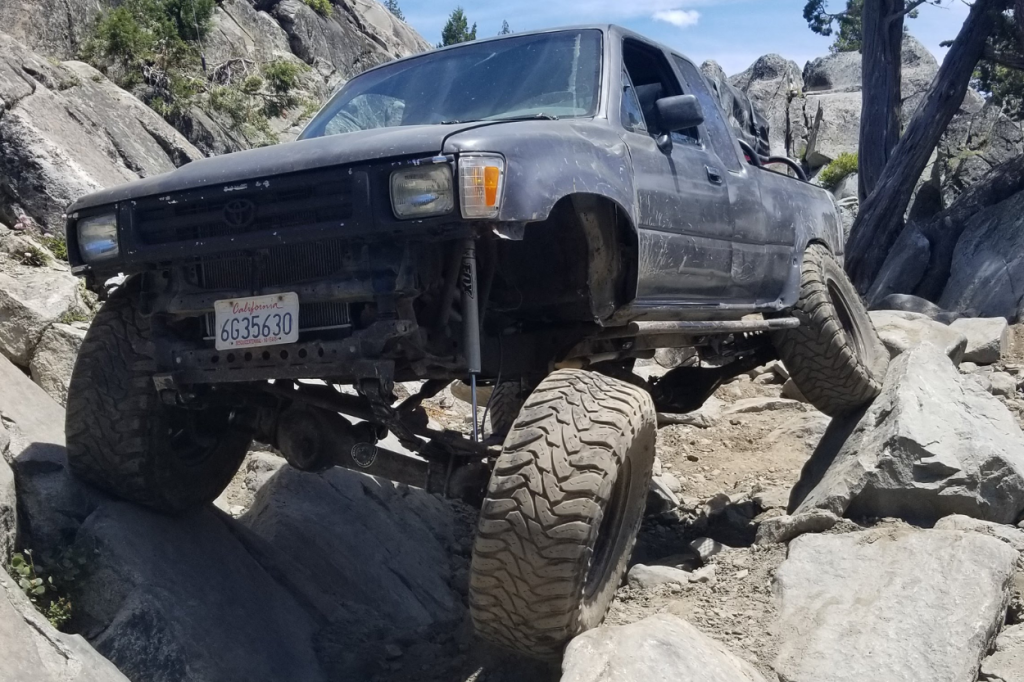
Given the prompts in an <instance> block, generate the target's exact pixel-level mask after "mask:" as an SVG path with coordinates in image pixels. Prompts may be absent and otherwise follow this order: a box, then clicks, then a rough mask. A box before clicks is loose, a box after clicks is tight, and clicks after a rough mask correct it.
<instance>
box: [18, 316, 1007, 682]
mask: <svg viewBox="0 0 1024 682" xmlns="http://www.w3.org/2000/svg"><path fill="white" fill-rule="evenodd" d="M873 315H877V313H876V314H873ZM915 323H916V324H917V325H918V327H917V332H919V333H921V334H922V335H924V336H925V337H926V336H927V334H926V332H927V331H929V327H928V326H927V325H925V324H923V323H922V322H920V321H915ZM880 327H881V328H882V331H883V336H885V338H887V340H888V341H890V342H891V341H892V339H890V338H889V337H888V336H887V335H886V331H885V327H882V326H881V325H880ZM946 329H952V328H946ZM931 331H935V329H931ZM965 338H966V337H961V339H965ZM995 343H996V348H997V350H998V355H999V358H998V361H997V362H995V363H993V364H988V365H976V364H973V363H964V364H963V365H962V366H961V368H960V370H959V371H957V369H956V368H955V367H954V365H953V363H952V362H950V360H949V359H948V358H947V357H946V356H945V355H944V352H943V351H944V348H943V347H942V345H941V344H935V343H932V342H931V341H930V340H928V339H927V338H924V339H923V340H922V341H921V343H920V344H918V345H911V346H910V347H909V348H908V349H906V350H905V351H902V352H901V353H900V355H898V356H897V359H896V360H895V361H894V362H893V369H892V370H891V371H890V375H889V379H890V381H891V382H894V383H887V388H886V390H885V391H884V392H883V395H882V396H880V397H879V398H878V399H877V400H876V402H875V406H873V407H872V408H869V409H868V411H867V412H866V414H867V415H874V416H870V420H871V423H872V424H873V425H874V426H873V427H872V429H871V431H870V433H867V434H865V435H864V436H862V437H861V438H862V440H858V436H857V435H856V434H857V433H858V429H859V428H862V427H863V422H864V420H865V419H867V418H868V417H861V416H859V415H855V416H853V417H850V418H846V419H845V420H836V421H835V423H832V424H830V423H829V420H828V418H827V417H825V416H824V415H821V414H820V413H818V412H816V411H815V410H814V409H813V408H811V407H810V406H809V405H807V404H806V403H804V402H802V401H800V400H795V399H792V398H787V397H783V395H784V394H785V393H788V394H790V395H792V393H791V388H788V386H787V383H786V376H787V375H786V372H785V368H784V367H782V366H781V365H779V364H778V363H772V364H771V365H769V366H767V367H763V368H759V369H758V370H755V371H753V372H751V373H750V374H749V375H742V376H740V377H739V378H737V379H735V380H733V381H731V382H730V383H728V384H726V385H724V386H723V387H721V388H720V389H719V390H718V392H717V393H716V395H715V396H714V398H713V399H711V400H710V401H709V402H708V403H707V404H706V405H705V406H704V407H703V408H702V409H701V410H699V411H698V412H697V413H691V414H689V415H662V421H663V422H664V423H663V426H662V428H661V429H660V430H659V434H658V462H657V464H656V471H655V473H656V474H657V476H656V478H655V483H654V486H653V488H652V493H651V495H650V499H649V504H648V516H647V518H646V519H645V521H644V524H643V527H642V529H641V532H640V537H639V540H638V544H637V547H636V550H635V552H634V556H633V560H632V562H631V563H632V567H631V569H630V570H629V573H628V576H627V578H626V581H625V583H624V584H623V585H622V587H621V588H620V589H619V591H618V593H617V594H616V598H615V601H614V603H613V606H612V608H611V610H610V612H609V614H608V617H607V619H606V622H605V625H604V626H602V627H601V628H599V629H598V630H596V631H592V632H591V633H587V634H584V635H582V636H581V637H579V638H578V639H577V640H576V641H574V642H573V643H572V644H571V645H570V647H569V649H568V651H567V654H566V657H565V659H564V661H562V662H561V666H559V665H558V664H557V663H555V664H545V663H537V662H533V661H528V660H524V659H522V658H519V657H516V656H512V655H511V654H507V653H504V652H502V651H500V650H497V649H494V648H491V647H489V646H487V645H485V644H483V643H481V642H480V641H479V640H477V639H475V638H474V636H473V632H472V626H471V623H470V622H469V619H468V615H467V605H466V594H467V581H468V565H469V554H470V548H471V540H472V533H473V530H474V525H475V518H476V512H475V510H474V509H472V508H471V507H469V506H467V505H464V504H462V503H458V502H452V501H448V500H443V499H441V498H439V497H438V496H434V495H429V494H427V493H425V492H423V491H421V490H418V489H415V488H409V487H407V486H402V485H398V484H394V483H391V482H389V481H385V480H381V479H375V478H372V477H368V476H365V475H362V474H358V473H354V472H350V471H347V470H343V469H333V470H330V471H328V472H326V473H323V474H307V473H301V472H298V471H295V470H293V469H291V468H290V467H288V466H287V465H286V464H285V463H284V460H283V459H282V458H280V457H279V456H278V455H276V454H274V453H273V452H268V451H253V452H252V453H250V455H249V456H248V457H247V458H246V461H245V463H244V464H243V466H242V468H241V470H240V471H239V473H238V475H237V476H236V477H235V480H234V481H233V482H232V484H231V486H229V488H228V490H227V491H226V492H225V494H224V495H223V496H222V497H221V499H220V500H218V501H217V504H216V506H215V507H213V508H210V509H207V510H205V511H202V512H200V513H197V514H194V515H191V516H187V517H184V518H179V519H175V518H169V517H164V516H160V515H157V514H153V513H151V512H148V511H145V510H142V509H139V508H137V507H135V506H133V505H129V504H126V503H123V502H119V501H116V500H112V499H110V498H107V497H106V496H104V495H103V494H101V493H98V492H96V491H94V490H92V489H91V488H88V487H87V486H85V485H84V484H81V483H78V482H77V481H76V480H75V479H73V478H71V477H70V475H69V474H68V473H67V471H66V469H65V465H64V455H63V450H62V446H61V444H62V441H63V436H62V433H61V429H60V427H59V425H60V424H61V421H62V419H61V417H62V410H61V408H60V406H59V404H58V403H56V402H55V401H54V400H53V399H52V398H51V397H49V396H48V395H46V393H45V392H44V391H43V390H42V389H40V388H39V387H38V386H37V385H36V384H34V383H32V382H31V380H30V379H29V378H28V377H27V376H26V375H25V374H24V373H22V372H21V371H20V370H18V369H17V368H16V367H14V366H13V365H11V364H10V363H9V362H7V361H6V360H3V361H0V365H2V366H3V376H2V379H3V381H4V385H5V387H8V390H5V391H4V392H3V394H2V397H0V414H2V415H3V424H4V431H3V433H4V434H5V435H4V438H3V442H5V443H6V446H5V449H4V451H5V461H6V462H7V463H9V464H10V472H13V475H10V473H9V472H8V469H7V467H6V466H3V465H0V491H3V493H4V494H0V520H3V523H0V528H3V529H5V533H4V534H3V536H2V538H3V540H4V543H6V544H5V545H4V546H6V547H11V546H13V545H14V544H15V536H14V535H13V534H12V533H11V531H12V530H14V528H15V524H14V523H13V517H14V510H15V508H16V509H17V521H18V523H17V524H16V527H17V536H16V538H17V540H16V543H17V546H18V547H20V548H30V549H32V550H33V551H34V554H35V556H36V557H37V560H39V561H41V562H47V561H49V562H55V561H60V560H63V559H66V558H68V557H72V558H73V559H74V560H76V561H78V560H82V563H83V566H84V568H83V570H82V571H81V574H80V575H79V576H78V577H77V578H76V579H75V580H74V581H73V582H72V583H70V586H69V588H68V593H69V595H70V598H71V601H72V604H73V605H74V606H73V614H72V618H71V621H70V622H69V623H68V624H67V625H66V626H65V627H64V629H65V630H67V631H70V632H75V633H77V634H78V635H80V636H81V637H84V640H82V639H81V638H80V637H78V636H70V637H69V636H68V635H64V634H61V633H58V632H56V631H55V630H53V628H51V627H50V626H49V625H48V624H46V623H45V621H42V619H41V617H40V616H38V614H36V613H35V611H34V609H33V608H32V607H31V605H29V604H28V602H27V599H26V598H25V597H24V595H22V594H21V591H20V590H19V589H17V587H16V586H15V585H14V584H13V583H12V582H11V581H10V580H8V579H6V578H5V579H4V591H5V593H6V597H7V599H6V600H0V606H4V605H9V606H7V607H6V608H7V609H8V611H7V615H6V616H5V615H3V614H4V611H3V609H0V632H2V631H3V628H8V629H12V630H13V631H15V632H17V633H18V635H17V636H18V637H21V638H23V639H26V640H31V641H34V644H33V647H32V648H40V647H41V650H42V651H43V652H44V653H46V652H49V654H48V655H49V656H50V658H49V659H46V658H45V657H44V660H45V664H40V665H43V668H41V669H46V670H54V671H63V672H55V673H54V675H53V677H52V679H65V678H64V677H61V675H66V674H68V673H69V671H73V670H76V671H78V672H76V673H74V674H78V675H83V674H86V675H102V674H103V673H101V672H96V671H102V670H103V669H104V668H103V666H104V665H105V661H103V660H102V659H99V658H97V656H96V653H93V649H95V652H98V653H99V654H100V655H102V656H103V657H105V658H106V659H108V660H110V661H111V662H113V663H114V665H116V666H117V668H118V669H119V670H120V671H121V673H122V674H123V675H124V676H125V677H127V678H128V679H131V680H139V679H145V680H157V681H162V680H167V681H171V680H243V679H244V680H254V679H268V680H269V679H280V678H281V677H283V676H285V675H288V676H292V677H295V676H298V677H300V678H301V679H304V680H333V679H367V680H380V681H382V682H383V681H389V682H390V681H394V682H399V681H402V682H405V681H411V680H428V681H435V680H436V681H437V682H468V681H475V680H492V681H500V680H507V681H512V680H521V679H536V680H552V681H553V680H558V679H562V680H619V679H626V680H633V679H636V680H640V679H677V680H688V679H693V680H697V679H701V680H704V679H722V680H725V679H730V680H736V679H749V680H762V679H766V680H774V679H780V680H787V681H788V680H808V681H810V680H846V679H850V680H853V679H892V676H894V675H896V673H894V672H893V671H895V670H899V671H902V672H900V673H899V674H904V675H905V677H902V678H901V679H921V680H939V679H941V680H974V679H981V680H1002V681H1003V682H1012V681H1014V680H1020V679H1021V677H1020V674H1021V673H1022V671H1024V668H1020V667H1017V664H1018V663H1019V661H1020V657H1021V655H1022V654H1024V652H1022V649H1021V639H1022V638H1021V635H1020V628H1021V627H1024V626H1022V625H1021V623H1022V621H1024V558H1022V555H1021V551H1024V528H1021V527H1018V526H1016V525H1014V524H1015V523H1016V522H1017V521H1022V520H1024V519H1022V517H1021V514H1022V513H1024V436H1022V435H1021V432H1020V430H1019V425H1020V422H1021V417H1022V413H1021V408H1022V407H1024V402H1020V401H1019V396H1020V393H1019V392H1018V391H1017V385H1018V383H1020V382H1024V363H1022V362H1021V360H1022V358H1024V326H1022V327H1005V325H1004V328H1003V329H1002V333H1001V336H997V338H996V341H995ZM962 345H964V346H966V345H967V344H966V341H965V342H964V343H963V344H962ZM901 368H904V370H905V371H907V375H901V374H900V372H901ZM639 371H640V373H645V374H649V373H659V372H663V371H665V370H664V369H663V368H661V367H659V366H657V365H655V364H653V363H648V365H647V366H644V367H641V368H639ZM1004 374H1005V375H1006V376H1008V377H1010V378H1011V379H1012V382H1013V386H1014V389H1013V391H1012V392H1011V393H1010V394H1009V395H1002V394H999V393H996V394H993V393H992V391H993V387H995V386H997V385H999V384H1000V382H1001V381H1002V375H1004ZM943 382H945V383H943ZM12 388H13V390H11V389H12ZM434 401H435V402H434V404H433V405H432V406H431V407H432V410H431V411H432V413H434V414H436V415H438V417H439V418H442V419H447V420H450V421H449V422H448V426H450V427H451V426H458V425H460V424H461V427H462V428H467V427H466V419H465V417H466V415H467V414H468V408H467V407H466V406H465V404H464V403H462V402H461V401H459V400H458V399H456V398H454V397H453V396H452V395H451V391H450V390H449V391H446V392H444V393H442V394H441V395H439V396H438V397H437V398H435V399H434ZM913 407H918V408H920V410H919V411H917V412H915V411H913V410H912V409H911V408H913ZM879 410H882V412H879ZM970 410H975V411H976V412H975V414H974V415H973V417H972V419H970V420H963V421H961V422H956V421H951V420H950V415H951V414H952V413H953V412H954V411H956V412H958V413H965V412H967V413H969V411H970ZM876 413H877V414H876ZM922 419H924V420H928V419H932V420H933V421H944V420H945V421H948V422H949V424H950V428H951V431H950V433H948V434H945V435H944V437H943V438H942V439H941V440H940V441H932V440H930V439H929V438H927V437H926V436H927V433H924V432H921V431H918V429H920V428H926V429H934V428H940V427H939V426H936V425H935V424H934V423H932V425H931V426H928V424H929V423H930V422H927V421H925V423H924V425H923V426H922V424H921V420H922ZM886 420H894V423H893V424H892V429H894V432H893V435H891V436H890V435H888V431H887V429H888V428H889V426H888V425H887V424H886ZM671 421H676V422H678V421H686V422H690V423H689V424H679V423H675V424H669V423H668V422H671ZM841 421H845V422H847V423H845V424H839V423H838V422H841ZM837 432H839V433H844V434H846V433H851V432H852V434H853V435H848V436H846V438H845V440H843V441H842V443H840V445H839V449H838V453H837V452H836V445H835V444H834V443H832V442H831V441H832V440H834V438H833V439H830V437H829V436H830V434H835V433H837ZM994 434H998V437H1001V438H1006V439H1007V440H1005V441H1003V442H1001V443H1000V449H998V451H996V450H995V449H991V451H989V450H990V449H988V445H987V443H988V442H989V441H991V439H993V438H995V437H997V436H996V435H994ZM823 436H824V438H823ZM867 438H875V439H878V440H879V441H884V444H883V445H881V446H880V447H877V446H872V447H866V446H864V442H865V441H864V440H863V439H867ZM855 447H856V448H857V451H856V453H854V455H853V456H854V458H855V459H856V460H857V463H858V466H857V467H856V468H855V470H851V468H850V466H848V465H847V464H846V463H845V456H844V451H846V450H850V449H852V448H855ZM878 452H882V453H884V455H883V456H882V457H881V458H878V457H877V453H878ZM823 457H824V458H831V459H830V464H829V465H827V466H826V470H827V473H826V475H825V476H818V475H816V474H815V471H816V464H815V463H816V462H818V460H821V459H822V458H823ZM986 458H987V459H986ZM933 460H937V461H941V462H942V465H941V466H935V465H930V464H929V462H931V461H933ZM903 466H909V467H911V468H912V469H922V468H926V469H927V471H928V475H927V476H922V475H920V471H917V472H916V473H915V474H914V475H912V476H910V477H909V478H901V477H900V475H899V470H900V468H901V467H903ZM997 466H1002V467H1003V470H1000V471H997V473H998V477H997V478H994V477H993V472H996V467H997ZM5 472H8V475H7V476H6V477H5V476H4V474H5ZM904 473H905V472H904ZM830 480H831V481H832V482H831V483H829V484H828V490H827V491H825V493H821V494H818V493H815V492H814V491H817V490H818V489H819V488H821V486H822V485H823V484H822V481H824V482H828V481H830ZM815 481H817V487H815V486H812V485H810V484H811V483H813V482H815ZM897 486H899V488H898V489H899V491H900V496H901V498H903V499H905V500H906V501H907V502H906V504H904V505H897V507H896V508H887V507H886V505H887V502H886V500H887V499H888V498H886V496H885V495H884V494H883V493H884V492H885V491H890V492H892V491H893V490H895V489H896V488H897ZM12 489H13V490H12ZM808 489H810V491H811V492H810V493H808V494H807V495H806V496H805V497H804V498H803V499H800V498H799V495H800V494H801V491H807V490H808ZM794 490H795V491H796V492H795V493H794V492H793V491H794ZM12 493H13V494H12ZM791 495H794V497H793V499H792V500H791V499H790V497H791ZM15 496H16V500H17V502H16V503H14V502H13V501H12V499H11V498H12V497H15ZM837 499H841V500H846V501H847V502H846V507H845V508H840V507H841V505H840V506H837V504H839V503H837V502H836V500H837ZM972 505H973V506H972ZM890 506H891V505H890ZM875 508H877V509H878V510H879V512H880V513H873V512H874V510H875ZM1004 508H1005V509H1010V510H1012V511H1010V512H1008V513H1011V514H1015V516H1014V517H1013V518H1012V519H1011V518H1002V519H997V517H999V516H1000V515H1001V514H1002V513H1003V512H1002V511H1001V510H1002V509H1004ZM851 509H852V510H854V511H853V512H852V513H851V512H850V510H851ZM787 511H789V512H790V513H792V514H793V515H792V516H788V515H787ZM913 512H917V514H916V518H915V516H914V514H913ZM844 513H845V514H846V515H847V516H849V517H850V518H841V517H842V516H843V515H844ZM986 518H990V519H993V520H1001V521H1002V522H1001V523H995V522H993V521H986V520H984V519H986ZM1011 521H1012V522H1013V523H1011ZM10 609H13V611H12V610H10ZM39 638H43V641H46V642H49V643H50V644H49V645H46V646H43V645H42V644H40V642H39V641H38V640H39ZM86 641H88V643H89V644H90V645H91V647H92V648H90V647H89V646H88V645H86V643H85V642H86ZM838 642H842V645H841V646H837V643H838ZM965 642H966V643H967V644H966V645H965ZM636 648H639V649H640V650H642V651H644V654H643V655H638V654H637V653H636V652H635V651H634V649H636ZM28 651H29V649H22V650H19V653H17V655H15V656H14V657H7V658H5V659H4V662H2V663H0V671H5V670H7V669H10V668H5V666H10V665H11V664H12V662H14V665H24V666H28V667H27V668H26V669H30V668H31V666H33V665H35V663H34V662H33V661H32V660H30V659H29V658H26V656H28V653H26V652H28ZM58 651H59V652H62V653H60V654H59V655H55V652H58ZM869 653H870V655H869ZM33 655H34V654H33ZM598 662H600V664H598ZM13 669H15V670H16V669H17V668H13ZM979 670H980V671H981V673H980V675H981V676H980V677H978V674H979V672H978V671H979ZM82 671H89V672H87V673H84V672H82ZM986 671H988V672H986ZM5 675H6V673H5ZM4 679H7V678H6V677H4ZM42 679H50V678H42ZM72 679H94V678H92V677H88V676H86V677H81V676H80V677H73V678H72ZM95 679H100V678H95ZM102 679H114V678H112V677H102Z"/></svg>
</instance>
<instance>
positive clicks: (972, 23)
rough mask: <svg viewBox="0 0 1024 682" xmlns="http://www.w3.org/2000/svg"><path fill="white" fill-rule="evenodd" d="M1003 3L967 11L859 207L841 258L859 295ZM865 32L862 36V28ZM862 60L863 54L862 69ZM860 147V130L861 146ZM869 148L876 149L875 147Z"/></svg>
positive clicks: (982, 0) (891, 238) (982, 1)
mask: <svg viewBox="0 0 1024 682" xmlns="http://www.w3.org/2000/svg"><path fill="white" fill-rule="evenodd" d="M1008 2H1009V0H977V2H975V3H974V5H973V6H972V7H971V12H970V14H968V15H967V20H966V21H965V22H964V24H963V27H962V28H961V29H960V33H959V34H958V35H957V37H956V40H954V41H953V46H952V47H951V48H950V49H949V52H948V53H947V54H946V58H945V59H944V60H943V62H942V66H940V67H939V72H938V74H937V75H936V76H935V78H934V80H932V84H931V87H929V88H928V92H927V93H925V97H924V100H922V102H921V104H920V105H919V106H918V108H917V111H916V112H914V116H913V118H912V119H911V120H910V124H909V125H908V126H907V129H906V132H905V133H904V134H903V137H902V138H900V141H899V143H898V144H897V145H896V148H895V149H894V150H893V152H892V157H891V158H890V159H889V161H888V163H886V164H885V168H884V169H883V171H882V174H881V177H879V178H878V182H877V183H876V184H875V189H874V190H873V191H872V192H871V194H870V195H869V196H868V197H867V199H866V200H865V201H864V202H863V203H862V205H861V210H860V214H859V215H858V216H857V220H856V222H854V225H853V228H852V230H851V234H850V242H849V244H848V245H847V258H846V269H847V271H848V272H849V273H850V277H851V279H853V282H854V284H856V285H857V288H858V289H859V290H860V291H861V292H866V291H867V290H868V288H869V287H870V286H871V283H872V282H873V280H874V279H875V277H876V276H877V275H878V271H879V269H880V268H881V267H882V264H883V263H884V262H885V258H886V256H887V255H888V253H889V251H890V249H892V245H893V243H894V242H895V241H896V238H897V237H898V236H899V234H900V230H901V228H902V226H903V215H904V213H905V212H906V210H907V205H908V204H909V203H910V198H911V196H913V193H914V187H915V186H916V185H917V180H918V178H920V177H921V173H922V172H924V169H925V166H927V165H928V159H929V158H930V157H931V154H932V152H933V151H934V150H935V146H936V145H937V144H938V142H939V139H940V138H941V137H942V134H943V132H944V131H945V130H946V126H948V125H949V122H950V121H951V120H952V118H953V115H954V114H955V113H956V112H957V110H958V109H959V108H960V105H961V104H962V103H963V100H964V96H965V95H966V94H967V86H968V84H969V83H970V80H971V75H972V74H973V73H974V68H975V66H976V65H977V63H978V60H979V59H981V57H982V55H983V54H984V53H985V45H986V43H987V41H988V37H989V36H990V35H991V33H992V31H993V29H994V28H995V26H996V22H997V20H998V19H999V16H1000V13H1001V12H1002V11H1003V10H1005V9H1006V7H1007V5H1008ZM869 3H870V0H869ZM867 7H868V4H865V11H866V10H867ZM865 17H866V15H865ZM864 28H865V31H866V30H867V24H866V23H865V27H864ZM866 38H867V35H866V33H865V39H866ZM865 44H866V43H865ZM867 55H868V53H867V50H866V49H865V52H864V56H865V68H867ZM864 141H865V136H864V130H863V128H862V130H861V142H862V143H863V142H864ZM869 144H877V141H872V142H869ZM863 152H864V147H863V145H862V147H861V153H862V154H863Z"/></svg>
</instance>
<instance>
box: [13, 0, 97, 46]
mask: <svg viewBox="0 0 1024 682" xmlns="http://www.w3.org/2000/svg"><path fill="white" fill-rule="evenodd" d="M109 4H110V2H109V1H104V0H70V1H69V0H0V27H2V28H3V32H4V33H6V34H7V35H9V36H11V37H12V38H14V39H16V40H17V41H18V42H19V43H21V44H23V45H27V46H29V47H30V48H32V49H34V50H38V51H39V52H40V53H41V54H44V55H47V56H51V57H56V58H58V59H71V58H73V57H74V56H75V55H77V54H78V52H79V51H80V49H81V48H82V46H83V45H84V43H85V42H86V41H87V40H88V39H89V36H90V29H91V28H92V25H93V22H94V21H95V20H96V18H97V17H98V16H99V13H100V11H101V10H102V9H103V7H104V6H109Z"/></svg>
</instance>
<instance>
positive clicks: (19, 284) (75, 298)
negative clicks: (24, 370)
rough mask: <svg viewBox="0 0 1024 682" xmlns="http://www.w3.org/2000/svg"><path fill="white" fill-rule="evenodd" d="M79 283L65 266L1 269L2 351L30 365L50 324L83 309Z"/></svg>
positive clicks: (26, 365)
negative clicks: (13, 273) (13, 272)
mask: <svg viewBox="0 0 1024 682" xmlns="http://www.w3.org/2000/svg"><path fill="white" fill-rule="evenodd" d="M78 287H79V281H78V279H76V278H75V277H73V276H72V275H71V273H70V272H67V271H65V270H54V269H50V268H24V269H22V270H21V271H19V272H18V276H17V277H12V276H10V275H7V274H4V273H2V272H0V353H3V354H4V355H6V356H7V357H8V358H10V359H11V360H13V361H14V362H15V363H17V364H18V365H20V366H22V367H28V365H29V361H30V360H31V359H32V353H33V351H34V350H35V348H36V346H37V345H38V343H39V340H40V339H41V338H42V336H43V332H44V331H45V330H46V329H47V327H49V326H50V325H52V324H53V323H54V322H57V321H58V320H59V319H61V317H62V316H64V315H66V314H67V313H69V312H75V311H80V310H82V309H83V304H82V299H81V295H80V291H79V288H78Z"/></svg>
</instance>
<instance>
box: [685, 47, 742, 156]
mask: <svg viewBox="0 0 1024 682" xmlns="http://www.w3.org/2000/svg"><path fill="white" fill-rule="evenodd" d="M673 61H675V63H676V68H677V69H679V73H680V75H682V77H683V82H684V83H685V84H686V90H687V93H688V94H691V95H695V96H696V97H697V101H699V102H700V106H701V108H702V109H703V110H704V130H705V131H706V133H707V136H708V143H709V144H710V145H711V148H712V149H714V150H715V153H716V154H718V158H720V159H721V160H722V163H724V164H725V167H726V168H728V169H729V170H732V171H738V170H740V169H741V168H742V166H741V165H740V160H739V157H738V156H737V155H736V147H735V145H734V144H733V140H732V133H731V132H730V130H729V126H728V124H727V123H726V122H725V118H724V117H723V116H722V113H721V109H720V108H719V106H718V102H717V98H716V97H715V96H714V95H713V94H712V93H711V89H710V88H709V87H708V84H707V81H706V80H704V76H703V75H701V73H700V71H698V70H697V67H695V66H694V65H693V64H691V63H690V62H688V61H686V60H685V59H682V58H680V57H673Z"/></svg>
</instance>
